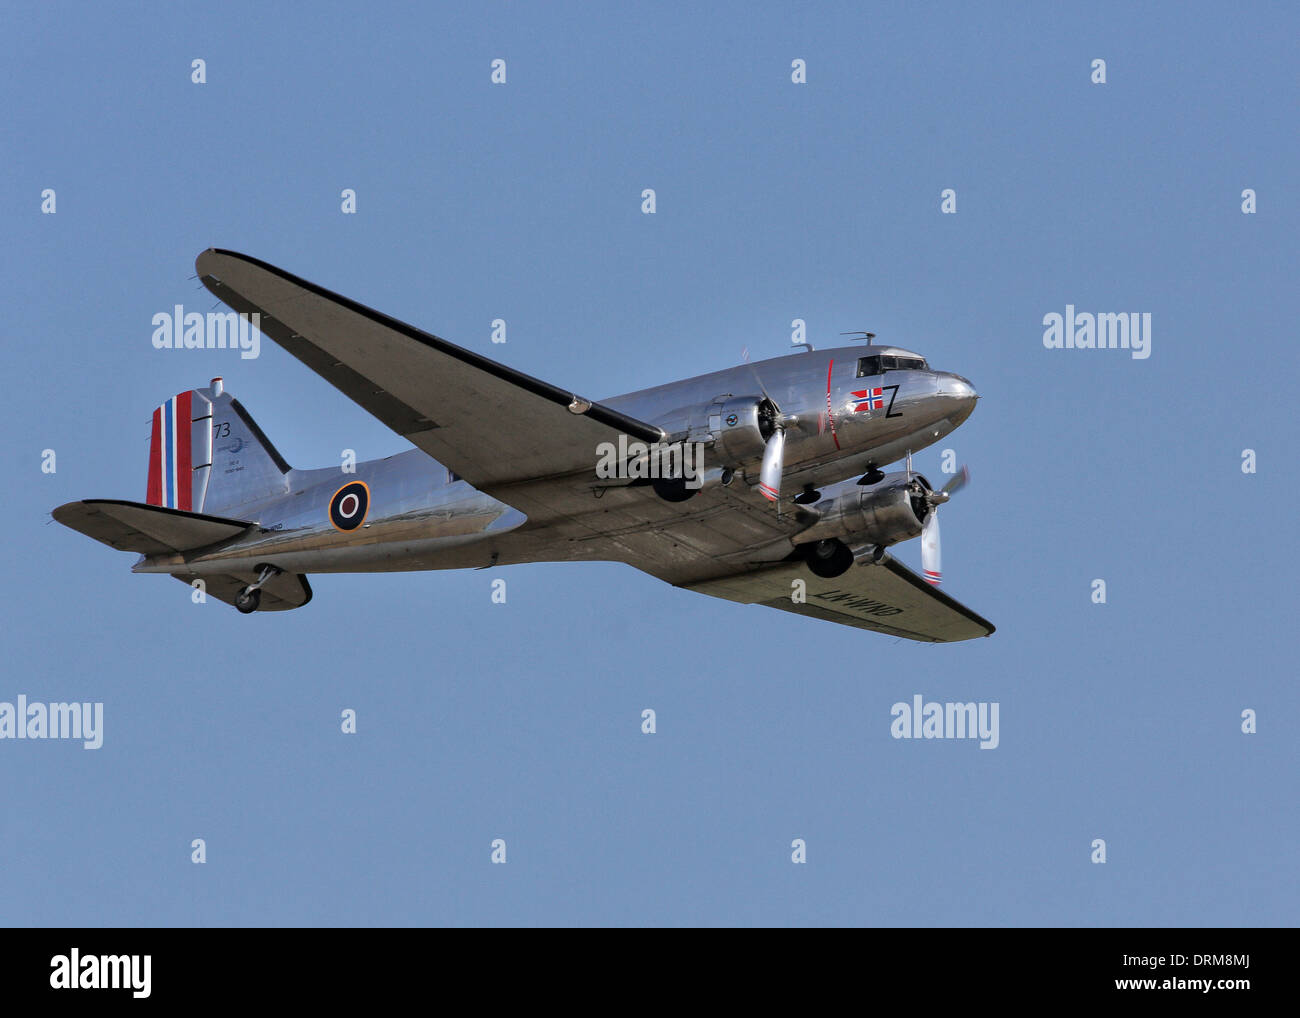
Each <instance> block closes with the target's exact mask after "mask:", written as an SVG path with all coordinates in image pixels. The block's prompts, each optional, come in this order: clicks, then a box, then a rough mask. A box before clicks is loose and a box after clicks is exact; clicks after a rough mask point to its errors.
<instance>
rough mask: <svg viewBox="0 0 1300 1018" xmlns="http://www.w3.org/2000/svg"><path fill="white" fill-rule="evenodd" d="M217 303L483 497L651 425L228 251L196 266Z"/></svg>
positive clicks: (572, 466)
mask: <svg viewBox="0 0 1300 1018" xmlns="http://www.w3.org/2000/svg"><path fill="white" fill-rule="evenodd" d="M195 267H196V268H197V270H198V274H199V277H200V279H202V281H203V285H204V286H206V287H207V288H208V289H209V290H211V291H212V293H214V294H216V296H217V297H219V298H220V299H221V300H222V301H223V302H224V303H226V304H227V305H229V306H230V307H232V308H234V309H235V310H236V311H238V312H241V313H244V314H253V313H257V314H260V315H261V319H260V329H261V331H262V333H263V334H265V335H266V336H269V337H270V338H271V339H272V340H274V341H275V342H276V343H278V344H279V345H280V346H282V347H284V349H285V350H287V351H288V352H289V353H291V354H293V356H295V357H297V358H298V359H299V360H300V361H302V362H303V363H304V364H306V365H307V367H309V368H311V369H312V370H313V371H315V372H316V373H317V374H318V375H320V376H321V377H322V378H324V379H325V380H326V381H328V382H329V383H330V384H332V385H333V386H334V387H335V388H337V389H338V390H339V391H340V392H342V393H343V394H344V395H346V396H348V397H349V398H350V399H352V400H353V401H354V402H356V403H357V404H358V405H360V406H361V407H362V408H364V409H365V410H367V411H369V412H370V413H371V414H373V415H374V416H375V417H377V418H378V419H379V420H380V421H382V422H383V423H384V424H386V425H388V426H389V427H390V428H392V429H393V430H394V431H395V432H397V434H399V435H401V436H402V437H403V438H405V439H407V440H408V441H410V442H411V443H412V444H413V445H415V446H416V447H417V448H420V449H423V450H424V451H425V452H427V453H428V454H429V455H430V456H432V457H433V458H434V459H436V460H437V461H438V462H440V463H442V464H444V465H446V466H448V467H450V468H451V469H452V470H454V471H455V472H456V473H457V474H459V475H460V476H461V477H463V478H465V480H467V481H468V482H469V483H470V484H472V485H474V486H475V487H476V488H479V489H480V490H490V489H491V488H492V487H493V486H497V485H502V484H509V483H512V482H520V481H525V480H531V479H535V478H543V477H555V476H563V475H566V474H571V473H577V472H580V471H588V472H590V471H594V468H595V465H596V461H597V452H596V447H597V446H598V445H599V444H600V443H601V442H608V441H615V440H616V439H617V437H618V435H619V434H620V433H622V434H626V435H629V436H630V437H633V438H638V439H641V440H642V441H646V442H653V441H658V440H660V439H661V438H662V437H663V433H662V432H661V430H660V429H659V428H656V427H654V426H652V425H649V424H646V423H644V422H642V421H638V420H636V419H634V418H632V417H628V416H627V415H626V414H622V413H620V412H618V411H617V410H614V409H612V408H611V407H606V406H603V405H602V404H600V403H594V402H591V401H590V400H584V399H581V398H580V397H578V396H577V395H575V394H574V393H573V392H570V391H568V390H566V389H561V388H560V387H558V386H555V385H551V384H549V383H547V382H543V381H541V380H540V379H537V378H533V377H532V376H531V375H526V374H524V373H523V372H521V371H515V370H514V369H513V368H508V367H506V366H505V365H504V364H498V363H497V362H496V361H493V360H489V359H488V358H486V357H483V356H481V355H479V354H476V353H474V352H472V351H470V350H466V349H464V348H463V347H459V346H456V345H455V344H453V343H449V342H447V341H446V340H445V339H440V338H438V337H437V336H434V335H431V334H429V333H427V332H423V331H421V330H420V329H417V328H415V327H414V326H411V325H407V324H405V323H404V322H400V321H398V320H397V319H395V318H391V317H389V316H388V315H385V314H381V313H380V312H378V311H375V310H373V309H371V308H368V307H365V306H364V305H362V304H358V303H357V302H356V301H352V300H349V299H348V298H346V297H342V296H340V295H338V294H336V293H332V292H330V291H329V290H326V289H324V288H323V287H320V286H317V285H316V284H314V283H310V282H308V281H307V280H304V279H300V278H298V277H297V276H293V275H290V274H289V273H287V272H285V271H283V270H282V269H278V268H276V267H275V266H273V265H268V264H267V263H266V262H262V261H259V260H257V259H255V258H250V257H248V256H247V255H241V254H237V253H235V252H233V251H222V250H218V249H215V248H213V249H209V250H207V251H204V252H203V253H202V254H201V255H199V257H198V259H197V261H196V262H195Z"/></svg>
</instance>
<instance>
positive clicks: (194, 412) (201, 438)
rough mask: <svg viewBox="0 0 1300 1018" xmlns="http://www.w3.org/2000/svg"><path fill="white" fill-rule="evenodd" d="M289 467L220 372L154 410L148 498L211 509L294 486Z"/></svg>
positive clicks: (219, 511)
mask: <svg viewBox="0 0 1300 1018" xmlns="http://www.w3.org/2000/svg"><path fill="white" fill-rule="evenodd" d="M290 469H291V468H290V466H289V464H288V463H286V462H285V460H284V457H282V456H281V455H280V454H279V452H277V451H276V448H275V446H273V445H272V444H271V442H270V440H269V439H268V438H267V437H266V435H265V434H263V433H262V429H261V428H259V427H258V426H257V424H256V422H254V420H253V418H252V417H250V416H249V415H248V412H247V411H246V410H245V409H244V408H243V407H242V406H240V404H239V401H238V400H237V399H235V398H234V397H232V396H230V395H228V394H227V393H226V391H225V387H224V386H223V384H222V381H221V379H220V378H214V379H213V380H212V384H211V386H210V387H209V388H207V389H191V390H190V391H189V392H182V393H179V394H178V395H176V396H173V397H172V398H171V399H169V400H168V401H167V402H166V403H164V404H163V405H162V406H160V407H159V408H158V409H157V410H155V411H154V412H153V428H152V434H151V439H150V443H149V481H148V487H147V493H146V497H145V501H147V502H148V503H149V504H150V505H157V506H164V507H166V508H169V509H183V510H186V511H188V512H196V513H197V512H202V513H207V514H209V515H213V516H219V515H228V514H232V510H234V509H236V508H237V507H241V506H248V505H252V504H255V503H258V502H262V501H265V500H266V499H269V498H274V497H275V496H277V495H282V494H284V493H285V492H286V491H288V479H287V475H288V473H289V471H290Z"/></svg>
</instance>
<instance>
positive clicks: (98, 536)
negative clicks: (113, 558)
mask: <svg viewBox="0 0 1300 1018" xmlns="http://www.w3.org/2000/svg"><path fill="white" fill-rule="evenodd" d="M50 515H52V516H53V517H54V518H55V519H56V520H57V521H58V522H59V523H62V524H63V525H64V526H65V527H71V528H72V529H73V530H76V531H78V532H79V533H82V534H85V535H86V536H87V537H93V538H94V539H95V540H96V541H99V542H101V543H102V544H106V545H108V546H109V547H110V548H116V549H117V550H118V551H134V552H139V553H140V554H142V555H161V554H166V553H167V552H187V551H194V550H195V549H197V548H206V547H207V546H208V545H210V544H217V543H219V542H221V541H228V540H229V539H230V538H232V537H238V536H239V535H240V534H242V533H243V532H244V531H245V530H247V529H248V528H249V527H250V526H252V524H250V523H246V522H244V521H242V520H228V519H225V518H224V517H221V516H205V515H204V514H203V513H191V512H185V511H183V510H180V509H167V508H164V507H163V506H156V505H145V504H144V503H143V502H126V501H121V500H118V499H106V498H101V499H85V500H83V501H80V502H68V503H66V504H65V505H61V506H59V507H58V508H57V509H55V510H54V512H53V513H51V514H50Z"/></svg>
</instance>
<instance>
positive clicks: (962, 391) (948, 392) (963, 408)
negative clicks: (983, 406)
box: [939, 371, 980, 424]
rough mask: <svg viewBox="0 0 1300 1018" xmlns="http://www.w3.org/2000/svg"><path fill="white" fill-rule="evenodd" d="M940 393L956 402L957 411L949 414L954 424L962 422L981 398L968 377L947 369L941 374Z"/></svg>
mask: <svg viewBox="0 0 1300 1018" xmlns="http://www.w3.org/2000/svg"><path fill="white" fill-rule="evenodd" d="M939 394H940V395H941V396H944V397H946V398H947V399H948V400H951V401H953V403H955V404H956V407H957V409H956V412H955V413H950V414H948V416H949V417H950V418H952V420H953V423H954V424H960V423H961V422H962V421H964V420H965V419H966V418H967V417H969V416H970V415H971V412H972V411H973V410H974V409H975V402H976V400H978V399H979V398H980V394H979V393H978V392H976V391H975V386H973V385H971V384H970V381H969V380H968V379H965V378H962V376H961V375H954V374H952V373H951V372H947V371H945V372H942V373H940V375H939Z"/></svg>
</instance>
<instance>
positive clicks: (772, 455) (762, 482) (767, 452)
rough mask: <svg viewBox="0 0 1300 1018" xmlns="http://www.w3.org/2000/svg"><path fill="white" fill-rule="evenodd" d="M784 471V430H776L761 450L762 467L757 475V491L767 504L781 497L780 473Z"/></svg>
mask: <svg viewBox="0 0 1300 1018" xmlns="http://www.w3.org/2000/svg"><path fill="white" fill-rule="evenodd" d="M784 469H785V429H784V428H777V429H776V430H775V431H773V432H772V437H771V438H769V439H768V440H767V445H766V446H765V447H764V448H763V466H762V468H761V469H760V470H759V473H758V490H759V491H760V492H762V494H763V497H764V498H765V499H767V500H768V501H769V502H775V501H777V500H778V499H779V498H780V497H781V473H782V471H783V470H784Z"/></svg>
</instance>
